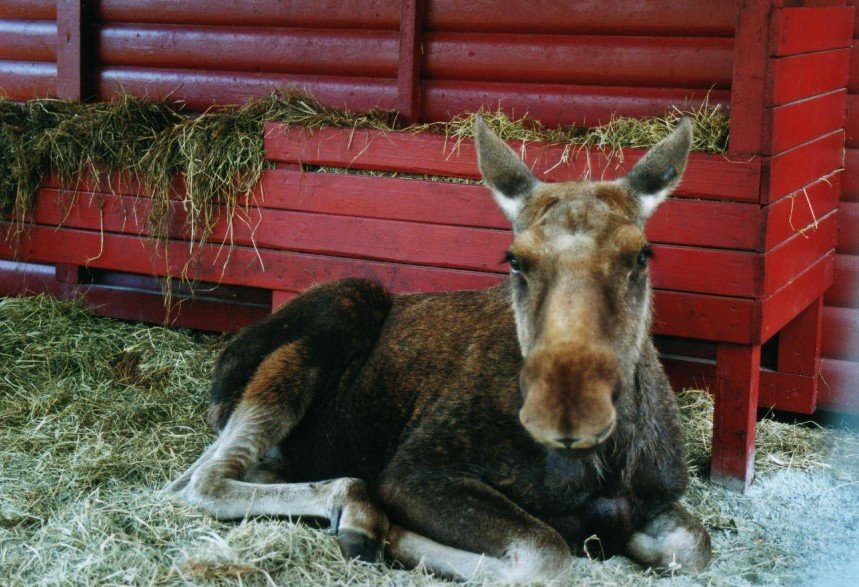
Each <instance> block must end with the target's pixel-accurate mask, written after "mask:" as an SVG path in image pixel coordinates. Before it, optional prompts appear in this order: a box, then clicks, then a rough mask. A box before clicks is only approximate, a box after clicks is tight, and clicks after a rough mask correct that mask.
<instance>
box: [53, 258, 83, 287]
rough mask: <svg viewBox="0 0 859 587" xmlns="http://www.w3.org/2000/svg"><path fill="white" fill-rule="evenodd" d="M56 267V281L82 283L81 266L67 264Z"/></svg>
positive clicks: (59, 264)
mask: <svg viewBox="0 0 859 587" xmlns="http://www.w3.org/2000/svg"><path fill="white" fill-rule="evenodd" d="M54 267H55V274H54V276H55V279H56V280H57V281H59V282H60V283H80V281H81V267H80V265H69V264H67V263H58V264H57V265H55V266H54Z"/></svg>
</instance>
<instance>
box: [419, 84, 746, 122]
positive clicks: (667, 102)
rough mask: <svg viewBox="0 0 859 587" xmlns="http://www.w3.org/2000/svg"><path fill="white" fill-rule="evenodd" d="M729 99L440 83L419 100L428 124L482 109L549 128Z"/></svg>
mask: <svg viewBox="0 0 859 587" xmlns="http://www.w3.org/2000/svg"><path fill="white" fill-rule="evenodd" d="M728 99H729V92H727V91H726V90H704V89H694V88H692V89H685V88H684V89H674V88H630V87H621V86H570V85H566V84H522V83H513V82H510V83H505V82H473V81H441V80H430V81H425V82H424V83H423V96H422V98H421V100H422V102H423V104H424V115H423V117H424V120H426V121H428V122H433V121H445V120H450V118H451V116H454V115H456V114H460V113H463V112H476V111H477V110H479V109H480V108H485V109H488V110H492V111H495V110H501V111H503V112H505V113H507V114H509V115H510V116H513V117H522V116H524V115H526V114H527V115H529V116H530V117H531V118H534V119H537V120H540V121H541V122H543V123H544V124H546V125H548V126H557V125H569V124H575V125H577V126H594V125H597V124H602V123H606V122H609V121H610V120H611V117H612V115H617V116H631V117H634V118H643V117H646V116H655V115H661V114H664V113H665V111H666V110H670V109H671V108H672V107H675V106H676V107H678V108H684V107H688V106H690V105H691V106H693V107H694V106H697V105H699V104H702V103H704V102H709V103H710V104H712V105H716V104H719V105H723V106H727V104H728Z"/></svg>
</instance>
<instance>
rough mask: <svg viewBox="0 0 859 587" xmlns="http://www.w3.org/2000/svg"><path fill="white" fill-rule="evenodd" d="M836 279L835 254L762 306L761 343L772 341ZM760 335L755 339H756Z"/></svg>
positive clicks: (820, 261)
mask: <svg viewBox="0 0 859 587" xmlns="http://www.w3.org/2000/svg"><path fill="white" fill-rule="evenodd" d="M834 275H835V252H832V253H829V254H828V255H826V256H825V257H823V258H822V259H820V260H818V261H817V262H816V263H815V264H814V265H812V266H811V267H809V268H808V269H806V270H805V271H804V272H803V273H801V274H800V275H799V276H798V277H796V278H795V279H794V280H793V281H791V282H790V283H788V284H787V285H785V286H784V287H782V288H781V289H779V290H778V291H777V292H775V293H774V294H772V295H771V296H769V297H768V298H765V299H764V300H763V301H762V303H761V323H760V324H761V327H760V333H759V336H760V338H759V339H758V340H759V341H760V342H765V341H767V340H769V339H770V338H771V337H772V336H773V335H774V334H775V333H776V332H778V331H779V330H781V329H782V328H784V326H785V324H787V323H788V322H790V321H791V320H793V319H794V318H795V317H796V316H798V315H799V313H800V312H801V311H802V310H803V309H804V308H806V307H808V305H809V304H810V303H811V302H813V301H814V300H816V299H817V298H818V297H820V296H821V295H823V292H825V291H826V290H827V289H828V288H829V287H830V286H831V285H832V282H833V277H834ZM757 335H758V333H754V334H753V336H755V337H757Z"/></svg>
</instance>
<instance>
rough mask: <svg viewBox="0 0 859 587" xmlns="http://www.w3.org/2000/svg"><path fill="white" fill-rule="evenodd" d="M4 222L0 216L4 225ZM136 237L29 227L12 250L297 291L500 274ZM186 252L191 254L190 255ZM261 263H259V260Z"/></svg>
mask: <svg viewBox="0 0 859 587" xmlns="http://www.w3.org/2000/svg"><path fill="white" fill-rule="evenodd" d="M8 226H9V224H8V223H6V224H3V223H0V229H6V228H7V227H8ZM154 246H155V244H154V243H153V242H152V241H151V240H149V239H142V238H140V237H138V236H130V235H119V234H112V233H105V234H103V235H101V234H99V233H98V232H95V231H84V230H76V229H66V228H61V229H57V228H53V227H47V226H36V227H33V228H32V229H30V230H28V231H27V232H26V234H25V235H24V236H23V237H22V239H21V243H20V247H19V249H18V250H19V257H20V258H21V259H24V260H28V261H35V262H51V263H74V264H79V265H86V266H88V267H95V268H102V269H112V270H116V271H124V272H129V273H141V274H152V275H162V276H163V275H166V274H167V273H168V272H169V274H171V275H183V271H184V274H186V275H188V277H189V278H190V279H197V280H200V281H208V282H214V283H225V284H234V285H244V286H248V287H258V288H263V289H290V290H296V291H301V290H304V289H306V288H308V287H310V286H311V285H313V284H315V283H321V282H325V281H331V280H334V279H340V278H343V277H367V278H371V279H378V280H379V281H381V282H382V283H384V284H385V285H386V286H387V287H389V288H390V289H391V290H392V291H393V292H394V293H402V292H407V291H448V290H458V289H479V288H484V287H489V286H491V285H494V284H496V283H498V282H499V281H501V280H502V279H503V276H502V275H499V274H490V273H479V272H475V271H462V270H455V269H439V268H435V267H420V266H415V265H400V264H396V263H384V262H379V261H367V260H364V259H346V258H340V257H326V256H322V255H311V254H305V253H293V252H285V251H273V250H270V249H257V250H254V249H253V248H252V247H242V246H234V247H232V248H231V249H230V250H226V249H224V248H223V247H220V246H218V245H216V244H212V245H208V246H204V247H202V249H201V250H199V251H196V250H195V252H194V253H191V252H190V251H189V247H188V243H187V242H184V241H172V242H171V243H170V244H169V248H168V255H166V257H168V258H169V265H167V263H168V259H167V258H165V255H163V254H162V255H158V254H156V251H155V249H154ZM12 255H13V246H12V244H11V243H8V242H2V243H0V257H5V258H12ZM192 255H193V259H192ZM261 264H262V265H261Z"/></svg>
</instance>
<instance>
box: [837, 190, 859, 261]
mask: <svg viewBox="0 0 859 587" xmlns="http://www.w3.org/2000/svg"><path fill="white" fill-rule="evenodd" d="M838 224H839V227H838V252H839V253H847V254H852V255H857V254H859V202H843V203H842V204H841V212H840V214H839V216H838Z"/></svg>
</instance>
